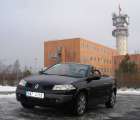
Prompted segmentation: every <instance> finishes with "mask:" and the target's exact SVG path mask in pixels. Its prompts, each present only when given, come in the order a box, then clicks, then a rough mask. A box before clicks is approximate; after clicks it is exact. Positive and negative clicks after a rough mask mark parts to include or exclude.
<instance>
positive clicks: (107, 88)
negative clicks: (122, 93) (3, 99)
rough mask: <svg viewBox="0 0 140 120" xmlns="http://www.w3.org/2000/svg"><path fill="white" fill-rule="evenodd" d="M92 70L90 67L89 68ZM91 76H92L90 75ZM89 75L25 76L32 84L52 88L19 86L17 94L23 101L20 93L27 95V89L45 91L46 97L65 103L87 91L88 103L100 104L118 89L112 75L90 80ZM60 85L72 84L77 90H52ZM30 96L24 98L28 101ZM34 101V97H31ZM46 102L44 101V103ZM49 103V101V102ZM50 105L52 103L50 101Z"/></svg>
mask: <svg viewBox="0 0 140 120" xmlns="http://www.w3.org/2000/svg"><path fill="white" fill-rule="evenodd" d="M89 71H90V69H89ZM88 77H90V76H88ZM88 77H85V78H74V77H69V76H60V75H35V76H30V77H26V78H24V79H25V80H27V82H28V83H32V84H37V83H38V84H40V85H48V86H51V89H49V90H46V91H45V90H42V89H38V90H36V89H34V88H32V89H28V88H26V87H22V86H19V85H18V86H17V90H16V95H17V100H18V101H22V98H21V96H20V95H23V96H24V97H26V96H25V91H27V90H28V91H38V92H44V93H45V97H46V98H48V99H55V100H60V101H59V102H57V103H63V102H70V101H72V100H74V99H75V97H76V95H77V94H78V93H79V92H80V91H83V92H86V94H87V99H88V104H89V105H92V104H98V103H102V102H104V101H105V99H106V97H107V96H108V95H110V93H111V92H112V90H113V89H115V90H116V83H115V80H114V79H113V78H112V77H101V78H100V79H93V80H88ZM57 84H58V85H60V84H72V85H73V86H74V87H76V90H72V91H55V90H52V87H53V86H54V85H57ZM27 99H28V98H26V99H24V100H25V101H24V102H26V100H27ZM29 99H30V98H29ZM33 99H34V100H33V101H36V102H35V104H36V105H41V104H38V103H39V102H42V101H41V100H38V99H36V98H33ZM31 102H32V98H31ZM55 102H56V101H55ZM55 102H54V103H53V102H52V105H54V104H55ZM44 103H45V102H43V104H44ZM48 103H49V102H48ZM49 105H51V104H50V103H49Z"/></svg>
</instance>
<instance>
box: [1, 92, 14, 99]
mask: <svg viewBox="0 0 140 120" xmlns="http://www.w3.org/2000/svg"><path fill="white" fill-rule="evenodd" d="M10 97H11V98H13V97H16V95H15V93H12V94H0V98H10Z"/></svg>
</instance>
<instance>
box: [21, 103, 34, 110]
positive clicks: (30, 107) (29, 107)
mask: <svg viewBox="0 0 140 120" xmlns="http://www.w3.org/2000/svg"><path fill="white" fill-rule="evenodd" d="M21 105H22V106H23V107H24V108H27V109H32V108H34V105H32V104H29V103H24V102H21Z"/></svg>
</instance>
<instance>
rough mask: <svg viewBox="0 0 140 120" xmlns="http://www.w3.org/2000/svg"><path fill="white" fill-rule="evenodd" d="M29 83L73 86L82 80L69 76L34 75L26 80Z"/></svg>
mask: <svg viewBox="0 0 140 120" xmlns="http://www.w3.org/2000/svg"><path fill="white" fill-rule="evenodd" d="M24 79H25V80H26V81H27V82H30V83H41V84H49V85H56V84H57V85H59V84H72V83H74V82H77V81H79V80H81V79H80V78H73V77H68V76H59V75H34V76H30V77H26V78H24Z"/></svg>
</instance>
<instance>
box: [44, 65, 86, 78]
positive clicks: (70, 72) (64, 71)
mask: <svg viewBox="0 0 140 120" xmlns="http://www.w3.org/2000/svg"><path fill="white" fill-rule="evenodd" d="M88 68H89V66H88V65H82V64H56V65H54V66H52V67H51V68H49V69H47V70H46V71H44V74H51V75H61V76H71V77H79V78H82V77H86V76H87V73H88Z"/></svg>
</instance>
